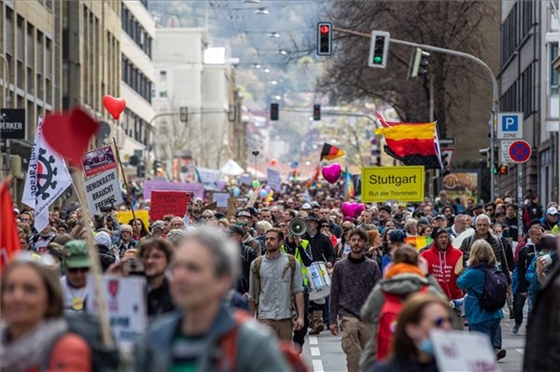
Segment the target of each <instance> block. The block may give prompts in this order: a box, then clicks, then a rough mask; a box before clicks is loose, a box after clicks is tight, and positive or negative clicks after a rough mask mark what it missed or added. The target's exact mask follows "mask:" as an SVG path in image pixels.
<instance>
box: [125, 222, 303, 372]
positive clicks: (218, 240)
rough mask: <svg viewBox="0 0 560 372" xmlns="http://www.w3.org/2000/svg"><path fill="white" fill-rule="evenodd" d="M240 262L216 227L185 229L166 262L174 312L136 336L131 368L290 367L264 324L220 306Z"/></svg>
mask: <svg viewBox="0 0 560 372" xmlns="http://www.w3.org/2000/svg"><path fill="white" fill-rule="evenodd" d="M240 266H241V263H240V257H239V249H238V247H237V246H235V244H234V243H233V242H232V241H231V240H230V239H227V238H226V237H225V236H224V235H223V233H222V232H220V231H219V230H218V229H216V228H212V227H200V228H197V229H193V230H190V231H188V232H186V233H185V238H184V239H183V240H182V242H181V244H180V246H179V247H178V248H176V250H175V252H174V255H173V258H172V262H171V273H172V278H171V282H170V284H171V294H172V296H173V300H174V302H175V304H176V305H177V307H178V310H177V311H174V312H171V313H168V314H164V315H163V316H161V317H160V318H159V319H157V320H156V321H155V322H154V323H152V325H151V326H150V328H149V329H148V331H147V332H146V334H145V335H143V336H141V337H140V339H138V340H137V342H136V344H135V348H134V352H133V354H132V355H133V356H134V362H133V366H132V370H133V371H135V372H152V371H220V372H221V371H227V372H231V371H239V372H241V371H264V372H276V371H290V370H292V368H290V365H289V364H288V362H287V359H286V357H284V355H285V353H283V352H282V349H281V348H280V346H279V343H278V340H277V338H276V337H272V333H271V332H270V330H269V329H268V328H266V327H264V326H262V325H260V324H259V323H257V322H255V321H254V320H252V319H249V318H250V316H249V315H248V314H247V313H246V312H243V311H238V312H235V313H232V312H231V311H229V310H228V307H227V306H226V305H225V303H224V300H225V298H226V297H227V296H228V294H229V293H230V290H231V288H233V287H234V285H235V283H236V280H237V278H236V277H237V275H238V273H239V270H240ZM300 279H301V278H300Z"/></svg>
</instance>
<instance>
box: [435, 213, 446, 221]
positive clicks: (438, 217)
mask: <svg viewBox="0 0 560 372" xmlns="http://www.w3.org/2000/svg"><path fill="white" fill-rule="evenodd" d="M445 219H446V218H445V216H444V215H443V214H438V215H437V216H436V220H445Z"/></svg>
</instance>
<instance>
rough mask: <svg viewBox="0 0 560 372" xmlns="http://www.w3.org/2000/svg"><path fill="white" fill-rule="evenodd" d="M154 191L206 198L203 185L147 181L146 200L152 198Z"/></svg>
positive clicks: (145, 185)
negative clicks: (191, 194)
mask: <svg viewBox="0 0 560 372" xmlns="http://www.w3.org/2000/svg"><path fill="white" fill-rule="evenodd" d="M152 191H177V192H179V191H180V192H184V193H193V195H194V197H195V198H204V185H203V184H201V183H184V182H165V181H145V182H144V199H145V200H150V199H151V198H152Z"/></svg>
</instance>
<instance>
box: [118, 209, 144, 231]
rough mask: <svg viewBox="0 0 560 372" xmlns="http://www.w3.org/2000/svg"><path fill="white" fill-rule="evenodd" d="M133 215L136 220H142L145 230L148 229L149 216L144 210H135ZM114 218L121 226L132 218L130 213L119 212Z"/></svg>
mask: <svg viewBox="0 0 560 372" xmlns="http://www.w3.org/2000/svg"><path fill="white" fill-rule="evenodd" d="M134 214H135V215H136V218H139V219H141V220H142V222H144V225H145V226H146V229H149V228H150V216H149V214H150V213H149V212H148V211H146V210H135V211H134ZM115 218H116V219H117V221H119V224H123V223H129V222H130V220H131V219H132V218H133V217H132V211H121V212H117V213H116V214H115Z"/></svg>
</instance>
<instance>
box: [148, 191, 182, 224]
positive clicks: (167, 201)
mask: <svg viewBox="0 0 560 372" xmlns="http://www.w3.org/2000/svg"><path fill="white" fill-rule="evenodd" d="M189 201H190V197H189V196H188V195H187V194H185V193H184V192H177V191H152V199H151V202H150V217H151V218H152V221H156V220H162V219H163V217H164V216H166V215H168V214H172V215H174V216H178V217H183V216H184V215H185V213H186V212H187V204H188V202H189Z"/></svg>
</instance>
